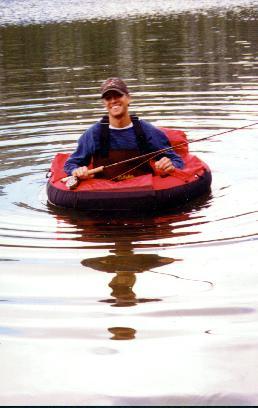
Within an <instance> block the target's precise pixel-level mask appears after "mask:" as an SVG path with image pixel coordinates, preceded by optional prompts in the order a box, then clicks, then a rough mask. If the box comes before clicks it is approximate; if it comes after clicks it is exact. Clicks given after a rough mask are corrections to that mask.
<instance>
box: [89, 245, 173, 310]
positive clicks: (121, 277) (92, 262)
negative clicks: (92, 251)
mask: <svg viewBox="0 0 258 408" xmlns="http://www.w3.org/2000/svg"><path fill="white" fill-rule="evenodd" d="M174 261H175V259H172V258H165V257H160V256H159V255H155V254H134V253H133V251H132V250H128V251H127V253H125V251H123V253H122V254H121V252H119V251H117V254H116V255H108V256H106V257H99V258H91V259H85V260H83V261H82V265H84V266H87V267H90V268H92V269H96V270H98V271H102V272H107V273H115V276H114V277H113V278H112V279H111V281H110V283H109V287H110V288H111V289H112V292H111V296H112V298H111V299H104V300H101V302H106V303H111V305H112V306H116V307H126V306H134V305H136V304H138V303H145V302H155V301H156V302H157V301H160V300H161V299H158V298H137V296H136V294H135V293H134V291H133V286H134V285H135V282H136V274H137V273H142V272H145V271H149V270H150V269H152V268H157V267H159V266H164V265H168V264H170V263H173V262H174Z"/></svg>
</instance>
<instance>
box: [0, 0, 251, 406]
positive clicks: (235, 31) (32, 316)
mask: <svg viewBox="0 0 258 408" xmlns="http://www.w3.org/2000/svg"><path fill="white" fill-rule="evenodd" d="M122 4H123V6H121V2H120V1H119V2H118V1H111V2H108V3H105V4H103V2H101V1H94V2H93V1H76V0H69V1H68V0H62V1H61V0H57V1H55V2H51V1H49V0H42V1H41V2H39V1H32V0H28V1H26V2H23V1H21V0H16V1H8V0H0V10H1V11H0V160H1V166H0V178H1V186H0V204H1V213H0V243H1V263H0V265H1V271H0V315H1V319H0V361H1V368H2V369H1V374H0V404H1V405H44V404H45V405H149V406H150V405H166V406H167V405H257V404H258V367H257V359H258V351H257V341H258V323H257V321H258V300H257V299H258V297H257V287H258V272H257V246H258V245H257V238H258V228H257V212H258V191H257V177H258V166H257V154H258V125H257V123H256V122H258V115H257V111H258V109H257V108H258V1H225V2H224V4H223V7H222V6H221V2H218V1H215V0H214V1H201V2H200V1H198V2H197V1H193V0H192V1H180V2H174V1H162V0H156V1H155V2H154V1H143V0H141V1H139V0H138V1H137V2H136V1H130V0H129V1H127V2H126V4H125V3H122ZM109 76H121V77H122V78H124V79H125V80H126V82H127V83H128V85H129V87H130V89H131V93H132V98H133V101H132V105H131V110H132V112H135V113H137V114H138V115H139V116H140V117H141V118H144V119H146V120H148V121H150V122H151V123H153V124H154V125H156V126H166V127H171V128H176V129H182V130H184V131H185V132H186V133H187V135H188V138H189V140H190V141H191V142H194V143H190V145H189V147H190V150H191V152H192V153H193V154H196V155H197V156H199V157H200V158H201V159H202V160H204V161H205V162H206V163H208V164H209V166H210V168H211V170H212V175H213V182H212V191H211V193H210V194H209V195H208V196H205V197H202V198H200V199H199V200H197V201H194V202H192V203H191V204H190V205H189V204H188V205H187V206H184V207H182V208H180V209H178V210H177V211H171V212H167V213H166V214H131V215H121V214H119V215H117V216H114V215H110V214H105V215H103V214H99V215H89V214H85V213H83V212H80V213H78V212H72V211H64V210H60V209H55V208H53V207H51V206H50V205H49V204H48V203H47V197H46V182H47V179H46V174H47V172H48V169H49V167H50V163H51V160H52V159H53V157H54V156H55V154H56V153H57V152H67V151H72V150H73V149H74V147H75V146H76V141H77V139H78V137H79V136H80V135H81V133H82V132H83V131H84V130H85V129H86V128H87V127H89V126H90V125H91V124H93V123H95V121H96V120H99V119H100V118H101V116H102V115H103V113H104V110H103V107H102V104H101V101H100V99H99V87H100V84H101V83H102V81H103V80H105V79H106V78H107V77H109ZM251 124H254V125H253V126H249V127H246V128H243V126H247V125H251ZM241 128H242V129H241ZM233 129H235V130H234V131H232V132H228V133H224V134H221V135H219V134H220V133H222V132H225V131H229V130H233ZM237 129H239V130H237ZM210 135H214V137H213V136H212V137H211V138H209V139H207V140H202V141H199V142H198V141H197V140H198V139H199V138H204V137H206V136H210Z"/></svg>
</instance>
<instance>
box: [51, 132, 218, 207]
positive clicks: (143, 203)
mask: <svg viewBox="0 0 258 408" xmlns="http://www.w3.org/2000/svg"><path fill="white" fill-rule="evenodd" d="M161 130H163V132H165V134H166V135H167V138H168V139H169V142H170V144H171V146H173V149H174V150H175V152H176V153H177V154H179V155H180V156H181V157H182V158H183V160H184V163H185V166H184V168H183V169H181V170H179V169H176V170H175V171H174V172H173V175H169V176H167V177H160V176H158V175H153V174H144V175H141V176H138V177H134V178H131V179H125V180H122V181H110V180H106V179H103V178H92V179H88V180H84V181H81V182H80V184H79V185H78V187H77V188H76V189H75V190H69V189H68V188H67V187H66V185H65V183H63V182H62V181H61V180H62V178H64V177H66V174H65V173H64V171H63V166H64V163H65V161H66V160H67V158H68V157H69V153H58V154H57V155H56V156H55V157H54V159H53V161H52V164H51V168H50V177H49V179H48V183H47V196H48V202H49V203H50V204H52V205H55V206H58V207H64V208H75V209H84V210H92V211H103V210H108V211H113V210H118V211H120V210H129V211H130V210H144V211H147V210H162V209H173V208H176V207H178V206H180V205H183V204H186V203H188V202H189V201H191V200H193V199H195V198H197V197H200V196H202V195H203V194H205V193H207V192H209V191H210V186H211V179H212V177H211V171H210V169H209V167H208V165H207V164H206V163H205V162H203V161H202V160H201V159H199V158H198V157H197V156H195V155H192V154H190V153H189V150H188V141H187V137H186V135H185V133H184V132H183V131H181V130H172V129H168V128H161Z"/></svg>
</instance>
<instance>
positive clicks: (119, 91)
mask: <svg viewBox="0 0 258 408" xmlns="http://www.w3.org/2000/svg"><path fill="white" fill-rule="evenodd" d="M110 91H115V92H117V93H119V94H120V95H125V92H123V91H121V90H120V89H117V88H109V89H107V90H106V91H105V92H103V94H102V95H101V98H104V96H105V95H106V94H107V93H108V92H110Z"/></svg>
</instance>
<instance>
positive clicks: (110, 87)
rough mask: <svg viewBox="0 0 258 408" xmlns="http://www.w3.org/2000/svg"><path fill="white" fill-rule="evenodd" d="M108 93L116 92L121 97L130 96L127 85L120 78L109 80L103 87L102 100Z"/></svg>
mask: <svg viewBox="0 0 258 408" xmlns="http://www.w3.org/2000/svg"><path fill="white" fill-rule="evenodd" d="M108 91H116V92H118V93H119V94H120V95H128V94H129V91H128V89H127V86H126V84H125V83H124V81H123V80H122V79H120V78H108V79H107V80H106V81H105V82H104V83H103V84H102V86H101V98H104V95H105V93H107V92H108Z"/></svg>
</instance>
